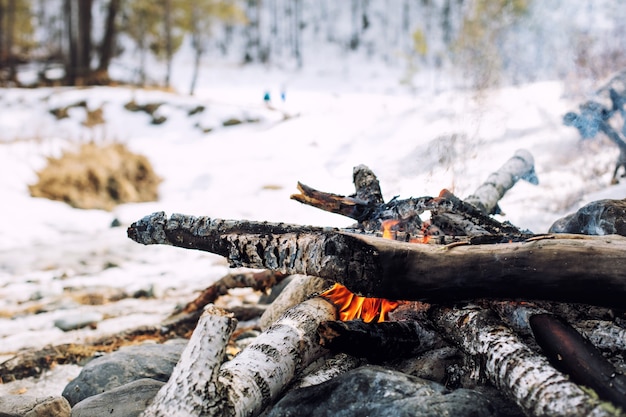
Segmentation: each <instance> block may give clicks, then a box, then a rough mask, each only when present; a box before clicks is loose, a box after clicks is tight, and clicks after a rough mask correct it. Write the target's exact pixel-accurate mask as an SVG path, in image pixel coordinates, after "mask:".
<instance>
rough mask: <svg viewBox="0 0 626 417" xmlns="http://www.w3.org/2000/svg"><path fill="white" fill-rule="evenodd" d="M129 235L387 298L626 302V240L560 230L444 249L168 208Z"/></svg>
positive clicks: (135, 225)
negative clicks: (171, 211)
mask: <svg viewBox="0 0 626 417" xmlns="http://www.w3.org/2000/svg"><path fill="white" fill-rule="evenodd" d="M128 234H129V237H130V238H131V239H133V240H135V241H136V242H138V243H142V244H146V245H148V244H166V245H174V246H179V247H183V248H188V249H199V250H204V251H209V252H212V253H215V254H218V255H221V256H224V257H226V258H227V259H228V261H229V262H230V264H231V266H233V267H242V266H245V267H249V268H266V269H272V270H277V271H280V272H282V273H286V274H293V273H300V274H307V275H314V276H318V277H321V278H325V279H328V280H331V281H335V282H339V283H341V284H343V285H345V286H346V287H348V289H350V290H351V291H352V292H354V293H356V294H359V295H362V296H366V297H377V298H386V299H388V300H414V301H426V302H452V301H460V300H472V299H476V298H492V299H493V298H501V299H531V300H532V299H539V300H553V301H565V302H582V303H587V304H595V305H599V306H606V307H618V308H620V307H622V306H623V299H624V295H625V294H626V279H624V276H623V271H624V268H626V239H625V238H624V237H621V236H615V235H613V236H607V237H592V236H576V235H551V236H542V237H539V238H536V239H531V240H529V241H528V242H513V243H504V244H491V245H463V246H457V247H453V248H448V249H446V248H441V247H436V246H432V245H417V244H412V243H404V242H397V241H393V240H389V239H381V238H376V237H371V236H367V235H362V234H353V233H345V232H341V231H338V230H336V229H324V228H311V227H299V226H294V225H285V224H272V223H254V222H238V221H232V220H231V221H228V220H215V219H213V220H212V219H210V218H208V217H194V216H186V215H182V214H173V215H172V216H171V217H170V218H169V219H168V218H167V216H166V215H165V213H163V212H159V213H154V214H152V215H149V216H146V217H144V218H143V219H141V220H139V221H137V222H135V223H133V224H132V225H131V226H130V227H129V230H128Z"/></svg>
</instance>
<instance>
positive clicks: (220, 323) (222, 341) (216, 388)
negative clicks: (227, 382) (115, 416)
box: [142, 305, 237, 417]
mask: <svg viewBox="0 0 626 417" xmlns="http://www.w3.org/2000/svg"><path fill="white" fill-rule="evenodd" d="M236 326H237V321H236V320H235V319H233V318H232V317H231V316H230V315H229V314H228V313H226V312H225V311H224V310H221V309H219V308H217V307H215V306H213V305H209V306H207V308H206V309H205V311H204V313H202V316H200V319H199V320H198V325H197V326H196V329H195V330H194V332H193V334H192V335H191V338H190V339H189V343H188V344H187V347H186V348H185V350H184V351H183V353H182V355H181V358H180V360H179V361H178V363H177V364H176V367H174V370H173V372H172V375H171V376H170V379H169V380H168V381H167V383H166V384H165V385H164V386H163V387H161V389H160V390H159V392H158V393H157V395H156V396H155V398H154V399H153V400H152V403H151V404H150V406H149V407H148V408H147V409H146V410H145V411H144V412H143V414H142V417H169V416H178V417H192V416H193V417H195V416H199V415H207V414H211V413H212V411H211V410H221V409H222V407H223V401H221V398H222V396H223V393H222V391H223V390H222V387H221V386H220V384H219V383H218V380H217V377H218V372H219V369H220V365H221V364H222V361H223V360H224V353H225V351H226V345H227V343H228V339H229V338H230V335H231V334H232V332H233V331H234V330H235V327H236ZM215 415H219V414H215Z"/></svg>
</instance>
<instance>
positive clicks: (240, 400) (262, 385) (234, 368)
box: [208, 297, 337, 417]
mask: <svg viewBox="0 0 626 417" xmlns="http://www.w3.org/2000/svg"><path fill="white" fill-rule="evenodd" d="M336 319H337V310H336V308H335V307H334V306H333V305H332V304H331V303H330V302H328V301H326V300H325V299H323V298H320V297H314V298H311V299H310V300H307V301H305V302H303V303H301V304H298V305H297V306H295V307H293V308H291V309H289V310H287V312H286V313H285V314H284V315H283V316H282V317H281V318H279V319H278V320H277V321H276V322H275V323H274V324H273V325H272V326H270V327H269V328H268V329H267V330H266V331H265V332H263V333H261V334H260V335H259V336H257V337H256V338H255V340H254V341H253V342H252V343H251V344H250V345H248V346H247V347H246V348H245V349H244V350H243V351H241V353H239V355H237V356H235V358H234V359H233V360H231V361H229V362H226V363H224V365H222V369H221V370H220V374H219V383H220V384H221V385H222V386H223V387H225V390H226V391H225V393H226V395H225V404H224V412H223V414H219V413H213V414H208V415H211V416H215V417H223V416H256V415H258V414H259V413H260V412H261V411H263V410H264V409H265V408H266V407H267V406H268V405H270V404H271V403H272V402H273V401H274V400H275V399H276V398H277V397H278V395H279V394H280V393H281V392H282V391H283V389H285V387H286V386H287V385H288V384H289V383H290V382H291V381H292V380H293V379H294V378H295V377H296V376H297V375H298V373H299V372H300V371H301V370H302V369H304V368H306V366H307V365H308V364H309V363H311V362H312V361H314V360H315V359H317V358H318V357H320V356H321V355H322V354H323V353H325V352H326V350H325V349H324V348H322V347H321V346H320V344H319V343H318V339H317V327H318V325H319V324H320V323H321V322H323V321H326V320H336Z"/></svg>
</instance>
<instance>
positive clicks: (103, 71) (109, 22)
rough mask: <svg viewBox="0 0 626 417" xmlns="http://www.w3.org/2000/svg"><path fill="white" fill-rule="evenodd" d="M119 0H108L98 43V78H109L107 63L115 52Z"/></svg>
mask: <svg viewBox="0 0 626 417" xmlns="http://www.w3.org/2000/svg"><path fill="white" fill-rule="evenodd" d="M120 6H121V0H110V1H109V6H108V8H107V13H106V21H105V23H104V36H103V37H102V43H101V44H100V62H99V64H98V79H101V80H109V65H110V64H111V59H112V58H113V55H114V53H115V46H116V42H115V41H116V37H117V29H118V27H117V16H118V15H119V12H120Z"/></svg>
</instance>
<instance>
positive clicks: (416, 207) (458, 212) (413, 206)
mask: <svg viewBox="0 0 626 417" xmlns="http://www.w3.org/2000/svg"><path fill="white" fill-rule="evenodd" d="M298 189H299V190H300V194H294V195H292V196H291V198H292V199H294V200H296V201H299V202H301V203H303V204H308V205H311V206H313V207H317V208H319V209H322V210H325V211H329V212H331V213H337V214H341V215H343V216H346V217H350V218H351V219H354V220H356V221H358V224H359V226H360V227H361V228H362V229H364V230H366V231H378V230H381V229H382V225H383V222H384V221H386V220H397V221H399V225H398V227H397V229H399V230H401V231H403V232H406V233H411V234H413V235H421V234H423V232H424V230H423V224H422V220H421V218H420V217H419V216H420V215H421V214H422V213H424V212H425V211H430V212H431V218H432V220H431V224H432V225H434V226H436V227H439V228H441V229H443V233H444V234H446V235H453V236H457V235H467V236H484V235H502V234H507V235H521V234H523V233H522V232H521V231H520V230H519V229H518V228H516V227H515V226H513V225H511V224H508V223H500V222H498V221H497V220H495V219H493V218H491V217H489V216H488V215H486V214H483V212H482V211H480V209H478V208H477V207H475V206H473V205H472V204H469V203H466V202H464V201H462V200H461V199H459V198H458V197H456V196H455V195H454V194H452V193H451V192H450V191H448V190H443V191H442V192H441V194H440V195H439V196H438V197H420V198H408V199H403V200H398V199H395V198H394V199H392V200H391V201H389V202H387V203H380V204H377V203H373V202H369V201H364V200H360V199H358V198H355V197H345V196H342V195H338V194H332V193H325V192H322V191H318V190H315V189H313V188H311V187H309V186H307V185H304V184H301V183H298Z"/></svg>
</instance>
